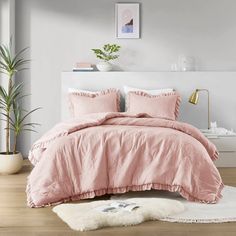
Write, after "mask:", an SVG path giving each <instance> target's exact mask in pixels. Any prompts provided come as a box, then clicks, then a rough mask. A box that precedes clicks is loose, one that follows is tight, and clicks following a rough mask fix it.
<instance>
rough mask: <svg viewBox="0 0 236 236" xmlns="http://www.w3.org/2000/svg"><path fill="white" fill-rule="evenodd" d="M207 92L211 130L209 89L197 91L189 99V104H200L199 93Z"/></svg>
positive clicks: (209, 126)
mask: <svg viewBox="0 0 236 236" xmlns="http://www.w3.org/2000/svg"><path fill="white" fill-rule="evenodd" d="M202 91H204V92H207V96H208V129H210V128H211V124H210V96H209V90H207V89H196V90H195V91H194V92H193V93H192V95H191V96H190V98H189V100H188V101H189V102H190V103H192V104H194V105H197V103H198V99H199V92H202Z"/></svg>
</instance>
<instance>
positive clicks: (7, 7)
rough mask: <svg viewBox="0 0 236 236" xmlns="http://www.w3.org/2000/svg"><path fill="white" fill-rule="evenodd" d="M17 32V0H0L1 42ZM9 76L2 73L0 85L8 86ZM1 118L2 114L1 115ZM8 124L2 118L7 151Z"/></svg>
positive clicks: (1, 145) (0, 147) (0, 133)
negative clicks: (6, 131)
mask: <svg viewBox="0 0 236 236" xmlns="http://www.w3.org/2000/svg"><path fill="white" fill-rule="evenodd" d="M14 34H15V0H0V43H1V44H5V45H8V44H9V42H10V38H11V36H12V35H14ZM14 46H15V44H14V38H13V39H12V51H14ZM7 84H8V78H7V76H6V75H4V74H0V85H1V86H4V87H5V88H6V87H7ZM0 118H2V117H1V115H0ZM5 127H6V124H5V122H3V121H2V120H0V151H1V152H2V151H6V147H5V145H6V142H5Z"/></svg>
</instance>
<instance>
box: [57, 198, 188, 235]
mask: <svg viewBox="0 0 236 236" xmlns="http://www.w3.org/2000/svg"><path fill="white" fill-rule="evenodd" d="M114 202H116V201H114V200H105V201H93V202H90V203H77V204H61V205H58V206H56V207H54V208H53V211H54V212H55V213H57V215H58V216H59V217H60V218H61V219H62V220H63V221H64V222H66V223H67V224H68V225H69V226H70V228H72V229H74V230H78V231H87V230H95V229H99V228H102V227H108V226H128V225H137V224H140V223H141V222H144V221H149V220H158V219H160V218H165V217H168V216H170V215H173V214H176V213H180V212H182V211H184V206H183V204H182V203H181V202H179V201H176V200H169V199H162V198H146V199H145V198H130V199H128V200H125V202H130V203H136V204H137V205H139V206H140V207H139V208H137V209H135V210H133V211H118V212H115V213H114V212H102V211H99V210H98V209H97V208H98V207H100V206H103V205H108V204H111V203H114Z"/></svg>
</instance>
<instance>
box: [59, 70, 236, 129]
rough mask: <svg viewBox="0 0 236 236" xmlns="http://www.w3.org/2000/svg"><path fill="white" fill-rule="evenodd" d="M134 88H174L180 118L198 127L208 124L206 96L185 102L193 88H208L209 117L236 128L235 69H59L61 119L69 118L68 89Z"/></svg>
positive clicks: (220, 123)
mask: <svg viewBox="0 0 236 236" xmlns="http://www.w3.org/2000/svg"><path fill="white" fill-rule="evenodd" d="M124 85H129V86H133V87H137V88H144V89H155V88H174V89H176V90H177V91H178V92H179V93H180V94H181V96H182V104H181V109H180V117H179V120H181V121H185V122H188V123H191V124H193V125H195V126H197V127H199V128H206V127H207V100H206V99H207V98H206V95H205V94H204V93H202V94H201V96H200V100H199V104H198V105H196V106H194V105H192V104H189V103H188V98H189V96H190V94H191V93H192V92H193V90H194V89H196V88H206V89H209V91H210V99H211V120H212V121H217V123H218V124H219V125H220V126H224V127H226V128H228V129H231V128H233V129H235V130H236V96H235V90H236V72H114V71H113V72H62V83H61V119H62V120H65V119H68V118H69V112H68V106H67V93H68V88H79V89H86V90H91V91H98V90H102V89H106V88H118V89H120V90H121V92H123V86H124Z"/></svg>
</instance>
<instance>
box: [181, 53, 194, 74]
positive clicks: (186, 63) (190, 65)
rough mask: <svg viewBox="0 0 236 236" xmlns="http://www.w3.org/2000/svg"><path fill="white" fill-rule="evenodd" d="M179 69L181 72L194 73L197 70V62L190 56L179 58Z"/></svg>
mask: <svg viewBox="0 0 236 236" xmlns="http://www.w3.org/2000/svg"><path fill="white" fill-rule="evenodd" d="M178 69H179V70H180V71H194V70H195V60H194V58H193V57H190V56H184V55H182V56H179V59H178Z"/></svg>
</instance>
